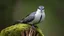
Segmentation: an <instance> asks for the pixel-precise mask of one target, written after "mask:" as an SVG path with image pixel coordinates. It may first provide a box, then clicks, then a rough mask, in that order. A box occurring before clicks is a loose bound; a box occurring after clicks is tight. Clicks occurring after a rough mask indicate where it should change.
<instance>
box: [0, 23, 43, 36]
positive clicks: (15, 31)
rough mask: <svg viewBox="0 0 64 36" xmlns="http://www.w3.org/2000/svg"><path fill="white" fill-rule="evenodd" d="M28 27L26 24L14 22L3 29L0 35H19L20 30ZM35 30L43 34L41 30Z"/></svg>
mask: <svg viewBox="0 0 64 36" xmlns="http://www.w3.org/2000/svg"><path fill="white" fill-rule="evenodd" d="M29 28H30V25H28V24H20V23H19V24H16V25H12V26H10V27H7V28H5V29H3V30H2V31H1V33H0V36H20V35H21V32H22V31H24V30H27V29H29ZM37 31H38V32H39V33H40V34H41V35H42V36H43V34H42V31H40V30H39V28H37Z"/></svg>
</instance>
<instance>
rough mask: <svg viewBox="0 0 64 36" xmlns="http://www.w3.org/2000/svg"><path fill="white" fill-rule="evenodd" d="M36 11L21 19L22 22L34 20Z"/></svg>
mask: <svg viewBox="0 0 64 36" xmlns="http://www.w3.org/2000/svg"><path fill="white" fill-rule="evenodd" d="M35 14H36V12H33V13H31V14H30V15H29V16H27V17H26V18H24V19H23V23H28V22H31V21H32V20H34V18H35Z"/></svg>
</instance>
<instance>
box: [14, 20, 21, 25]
mask: <svg viewBox="0 0 64 36" xmlns="http://www.w3.org/2000/svg"><path fill="white" fill-rule="evenodd" d="M18 23H22V20H17V21H15V22H14V23H13V24H18Z"/></svg>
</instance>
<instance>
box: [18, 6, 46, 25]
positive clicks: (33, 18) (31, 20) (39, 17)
mask: <svg viewBox="0 0 64 36" xmlns="http://www.w3.org/2000/svg"><path fill="white" fill-rule="evenodd" d="M44 18H45V12H44V6H39V7H38V9H37V11H35V12H32V13H31V14H29V15H28V16H27V17H26V18H24V19H22V20H18V21H17V23H28V24H38V23H40V22H42V21H44Z"/></svg>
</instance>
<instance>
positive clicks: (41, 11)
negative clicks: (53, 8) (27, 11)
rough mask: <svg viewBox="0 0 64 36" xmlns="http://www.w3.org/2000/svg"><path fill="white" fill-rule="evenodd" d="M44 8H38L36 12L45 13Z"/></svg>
mask: <svg viewBox="0 0 64 36" xmlns="http://www.w3.org/2000/svg"><path fill="white" fill-rule="evenodd" d="M43 12H44V10H40V9H37V11H36V13H43Z"/></svg>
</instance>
